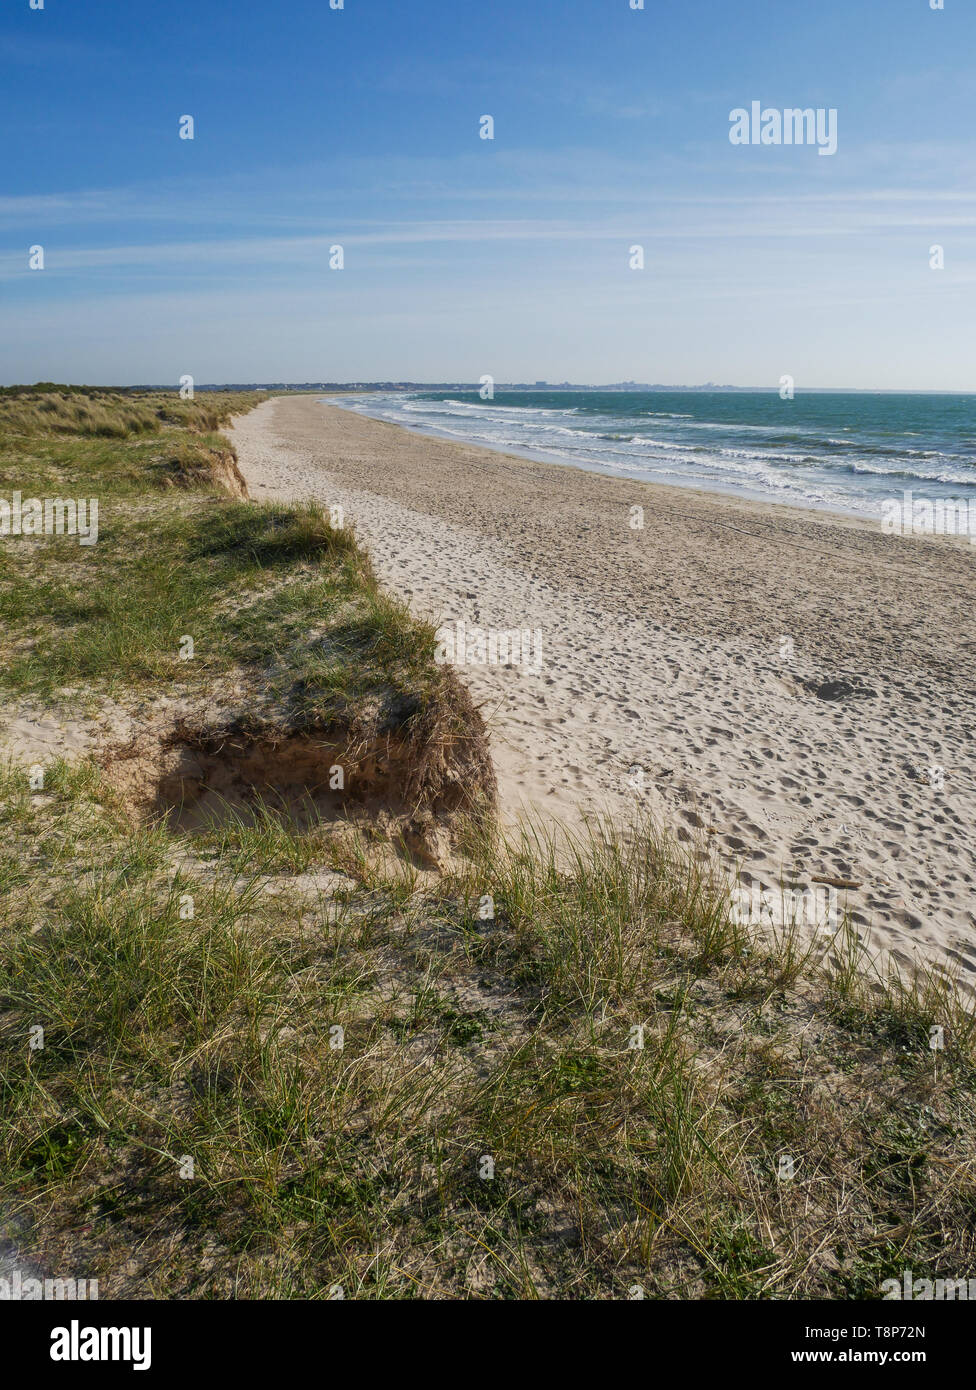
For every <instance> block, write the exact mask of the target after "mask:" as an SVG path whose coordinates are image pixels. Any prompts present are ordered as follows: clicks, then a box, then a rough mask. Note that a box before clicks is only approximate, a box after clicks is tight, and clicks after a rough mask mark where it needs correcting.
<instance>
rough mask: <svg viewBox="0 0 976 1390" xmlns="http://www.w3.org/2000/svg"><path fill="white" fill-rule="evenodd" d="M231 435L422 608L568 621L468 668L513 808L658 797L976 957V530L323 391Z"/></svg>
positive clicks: (564, 809) (264, 474)
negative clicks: (487, 430) (488, 441)
mask: <svg viewBox="0 0 976 1390" xmlns="http://www.w3.org/2000/svg"><path fill="white" fill-rule="evenodd" d="M231 434H232V437H233V439H234V443H235V445H236V447H237V450H238V454H239V457H240V464H241V469H242V471H243V473H244V475H245V477H246V478H247V481H248V485H249V487H250V490H251V495H252V497H255V498H257V499H262V498H283V499H295V498H308V497H311V498H314V499H316V500H317V501H319V502H321V503H322V504H323V505H336V504H338V505H340V506H342V507H343V508H344V511H345V515H346V519H347V520H349V521H352V522H353V523H354V525H355V527H356V531H357V533H358V535H359V537H360V539H361V541H363V542H364V543H365V545H366V547H367V549H368V550H369V552H370V554H371V555H372V558H373V561H374V564H375V567H376V569H377V572H378V574H379V576H380V578H381V579H382V580H383V582H384V583H385V584H386V585H387V586H388V587H389V588H390V589H391V590H394V591H395V592H397V593H399V594H401V595H403V596H405V597H406V598H408V599H409V600H410V602H411V605H412V607H413V609H414V611H416V612H418V613H420V614H422V615H424V616H427V617H431V618H433V619H435V620H436V621H438V622H443V623H450V624H453V623H454V622H455V621H457V620H464V621H465V622H466V623H467V624H468V625H469V626H472V625H478V626H480V627H481V628H485V629H488V628H495V629H511V628H530V629H536V628H540V629H541V631H542V654H543V662H542V669H541V671H540V672H539V673H537V674H536V673H532V672H531V671H529V670H526V669H521V668H518V667H513V666H501V665H497V666H476V665H469V666H466V667H465V669H464V673H463V674H464V678H465V679H466V680H467V682H468V684H469V687H470V688H471V690H472V692H473V694H474V695H475V697H476V698H477V699H478V701H479V702H480V703H481V704H482V706H483V708H484V711H485V713H486V715H487V717H488V719H489V722H490V726H491V729H492V740H493V754H494V757H495V762H496V767H497V769H498V774H499V783H500V789H501V794H502V804H503V808H504V810H505V813H506V814H507V815H508V816H509V817H513V816H515V815H517V814H518V813H519V812H520V811H523V810H527V809H534V810H537V811H538V810H541V811H542V812H543V813H544V814H546V815H551V816H554V817H556V818H559V819H563V820H569V821H572V820H573V819H574V818H576V817H577V816H578V815H579V814H580V813H581V812H600V811H608V812H610V813H613V814H620V815H624V816H628V815H630V814H631V813H632V811H633V807H634V805H635V803H637V802H641V803H642V804H643V805H644V806H645V807H646V808H647V809H648V810H650V811H651V812H652V813H653V814H656V815H659V816H660V817H661V818H662V819H664V820H665V821H666V822H667V823H669V824H670V825H671V826H672V827H673V828H674V829H675V830H676V831H677V832H678V833H679V834H680V835H681V836H682V837H684V838H698V839H700V838H702V837H703V836H707V837H708V839H709V843H710V844H711V845H712V846H714V848H715V851H716V852H717V853H718V854H720V855H721V856H722V857H723V860H724V862H725V864H726V865H727V866H728V869H729V872H730V874H732V873H735V872H736V871H738V872H739V873H740V874H741V881H742V882H743V883H750V882H759V883H762V884H763V885H769V886H770V887H772V886H774V885H776V884H778V883H779V882H780V881H781V878H782V875H783V874H784V873H789V872H790V871H791V870H795V873H796V885H797V887H798V888H800V889H802V888H807V887H808V886H811V885H812V884H813V880H814V877H815V876H816V875H826V876H834V877H840V878H843V879H852V880H855V881H857V882H858V883H859V884H860V885H861V886H860V887H859V888H857V889H852V890H850V891H846V890H845V891H842V892H841V893H840V895H839V896H840V904H841V906H843V905H844V904H845V903H846V905H847V906H849V907H850V908H851V909H852V910H853V912H854V916H855V920H856V921H857V922H858V923H859V924H861V925H862V927H863V928H864V929H865V934H867V933H868V932H869V941H870V944H871V945H872V946H873V947H874V948H875V949H877V950H879V951H880V950H882V949H884V950H887V951H890V952H892V954H893V955H894V957H895V959H896V960H898V961H900V962H901V963H903V964H910V963H912V962H913V961H914V960H915V959H917V958H918V957H919V956H922V957H924V958H927V959H929V960H932V961H935V962H939V963H941V964H943V965H945V966H947V967H948V968H950V969H952V970H954V971H958V972H959V974H960V976H961V977H962V978H966V977H971V981H970V982H973V983H976V930H974V928H976V915H974V913H976V898H974V891H973V890H974V852H973V839H972V827H973V824H974V814H973V812H974V808H976V769H974V760H973V756H972V751H971V745H970V740H971V737H972V732H973V728H974V715H976V620H974V616H973V603H972V597H973V593H974V582H973V581H974V577H976V570H974V566H976V550H974V549H972V548H971V547H969V546H968V545H967V544H966V543H965V542H961V543H960V542H956V541H955V540H952V539H903V538H900V537H892V536H885V535H882V534H881V532H880V530H879V528H877V527H876V526H873V525H870V524H866V523H863V522H858V521H854V520H847V519H845V518H843V517H838V516H834V515H831V514H827V513H822V512H814V511H799V510H793V509H790V508H785V507H778V506H772V505H764V504H759V503H753V502H745V501H739V500H735V499H729V498H726V497H720V496H717V495H713V494H704V493H697V492H692V491H689V490H686V489H677V488H670V487H662V486H658V485H653V484H646V483H637V482H631V481H629V480H623V479H614V478H607V477H604V476H601V475H598V474H594V473H587V472H583V471H580V470H577V469H574V468H570V467H561V466H559V465H555V464H548V463H533V462H530V461H526V460H523V459H520V458H515V457H512V456H510V455H504V454H498V453H494V452H491V451H489V450H485V449H480V448H476V447H472V446H465V445H461V444H458V443H455V442H449V441H441V440H438V439H433V438H430V437H428V436H425V435H420V434H417V433H414V432H412V431H409V430H406V429H403V428H401V427H400V426H396V425H389V424H386V423H383V422H380V421H375V420H370V419H367V418H364V417H362V416H359V415H355V414H352V413H350V412H349V411H348V410H344V409H342V408H340V407H338V406H327V405H324V404H322V403H321V402H320V401H318V400H317V399H314V398H311V397H284V398H279V399H273V400H269V401H267V402H265V403H264V404H262V405H261V406H260V407H259V408H258V409H257V410H256V411H254V412H253V413H252V414H250V415H247V416H244V417H243V418H241V419H239V420H238V421H237V422H236V424H235V427H234V429H233V431H231ZM634 506H640V507H643V509H644V526H643V529H633V528H632V527H631V524H630V520H631V508H632V507H634ZM838 681H839V682H845V683H846V684H845V685H844V686H841V687H840V688H839V689H834V688H833V687H832V686H831V684H830V683H832V682H838ZM637 768H639V769H641V770H642V771H641V773H637V772H636V771H634V769H637ZM939 768H941V769H943V770H944V771H943V773H942V774H941V776H940V773H939V772H938V771H934V772H929V771H928V770H929V769H939ZM641 782H643V790H640V784H641ZM940 782H942V785H941V786H940ZM633 783H637V784H638V785H637V786H636V787H635V786H634V785H632V784H633Z"/></svg>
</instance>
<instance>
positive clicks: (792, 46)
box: [0, 0, 976, 390]
mask: <svg viewBox="0 0 976 1390" xmlns="http://www.w3.org/2000/svg"><path fill="white" fill-rule="evenodd" d="M644 3H645V8H644V9H643V10H632V9H631V8H630V0H561V2H560V0H492V3H490V4H489V3H484V4H480V3H475V0H415V3H411V0H344V8H343V9H342V10H332V9H330V8H329V3H328V0H315V3H309V0H294V3H291V4H288V3H286V2H285V0H279V2H278V3H277V4H274V5H272V4H256V3H252V2H251V0H236V3H235V4H233V5H229V4H227V3H226V0H220V3H218V2H217V0H195V3H194V4H192V5H184V6H180V5H167V6H163V5H149V4H145V3H139V4H123V3H121V0H113V2H112V3H108V0H100V2H97V3H96V0H75V2H74V3H69V0H44V9H43V10H41V11H36V10H31V9H30V8H29V0H7V3H6V4H5V6H4V10H3V12H2V15H0V69H2V74H3V80H2V84H0V109H2V114H3V124H4V135H5V140H4V162H3V176H2V179H0V305H2V308H0V314H2V324H3V332H2V334H0V380H2V381H3V382H5V383H9V382H14V381H34V380H38V379H50V380H70V381H75V382H80V381H85V382H92V383H119V384H121V383H126V382H150V381H151V382H173V383H175V382H176V381H177V379H178V378H179V377H180V376H181V375H183V374H184V373H189V374H191V375H192V376H193V377H194V378H195V379H196V380H197V381H201V382H203V381H248V380H257V381H260V380H300V381H306V380H314V381H320V380H364V379H368V380H378V379H388V378H394V379H413V380H471V381H473V382H477V380H478V379H479V378H480V377H481V375H482V374H483V373H491V374H492V375H493V376H494V377H495V378H496V380H499V381H502V380H513V379H515V380H526V379H527V380H536V379H540V378H542V379H546V380H549V381H561V380H564V379H569V380H573V381H589V382H608V381H616V380H623V379H632V380H641V381H659V382H665V383H691V382H702V381H706V380H711V381H716V382H723V383H724V382H728V383H733V384H737V385H750V384H755V385H772V384H774V383H776V382H778V380H779V378H780V376H781V375H783V374H784V373H789V374H790V375H792V376H794V378H795V380H796V383H797V388H798V389H802V388H803V387H804V386H810V387H815V386H818V387H823V386H840V387H844V386H850V387H878V388H892V389H898V388H912V387H915V388H919V389H932V390H973V389H976V353H974V350H973V342H974V328H973V325H974V324H976V313H974V309H976V238H974V230H976V146H974V139H973V134H972V131H973V119H974V117H973V109H972V99H973V82H972V75H971V74H972V66H973V54H974V52H976V15H974V12H973V6H972V5H971V4H970V3H969V0H945V6H946V8H945V9H944V10H943V11H933V10H932V9H931V8H930V4H929V0H849V2H848V3H842V0H817V3H813V0H808V3H806V4H802V3H788V2H787V0H755V2H753V3H750V2H749V0H747V2H746V3H741V4H736V3H734V0H724V3H717V0H700V3H698V2H696V0H673V3H667V2H666V0H644ZM754 100H758V101H760V102H761V103H762V104H763V106H764V107H774V108H784V107H832V108H836V110H837V113H838V115H837V130H838V148H837V152H836V154H835V155H833V156H827V157H824V156H820V155H819V154H818V151H817V149H816V148H815V147H810V146H802V147H792V148H789V147H785V146H755V147H754V146H746V147H740V146H734V145H732V144H731V143H730V141H729V128H730V124H729V112H730V111H731V110H732V109H733V108H735V107H749V105H750V103H751V102H752V101H754ZM485 114H490V115H491V116H492V117H493V118H494V122H495V138H494V140H491V141H488V140H482V139H480V138H479V119H480V117H481V116H482V115H485ZM183 115H192V116H193V118H194V126H195V129H194V139H193V140H192V141H190V140H181V139H180V138H179V121H180V117H181V116H183ZM335 244H339V245H341V246H342V247H343V250H344V260H345V265H344V268H343V269H342V270H331V269H330V268H329V248H330V247H331V246H333V245H335ZM635 244H639V245H641V246H643V248H644V258H645V268H644V269H643V270H642V271H637V270H632V269H631V268H630V265H629V249H630V247H631V246H632V245H635ZM934 244H940V245H942V246H943V247H944V249H945V269H944V270H939V271H935V270H932V269H930V265H929V248H930V247H931V246H932V245H934ZM35 245H41V246H43V248H44V259H45V266H44V269H43V271H40V270H34V271H32V270H30V269H29V268H28V248H29V247H31V246H35Z"/></svg>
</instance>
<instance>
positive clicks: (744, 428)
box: [332, 388, 976, 520]
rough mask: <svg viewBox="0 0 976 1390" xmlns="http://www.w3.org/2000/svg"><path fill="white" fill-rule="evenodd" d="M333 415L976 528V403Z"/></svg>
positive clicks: (419, 401)
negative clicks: (940, 505) (921, 504)
mask: <svg viewBox="0 0 976 1390" xmlns="http://www.w3.org/2000/svg"><path fill="white" fill-rule="evenodd" d="M332 403H333V404H340V405H343V406H344V407H345V408H346V409H349V410H352V411H356V412H358V413H359V414H362V415H370V416H374V417H375V418H377V419H380V420H388V421H391V422H393V423H395V424H398V425H405V426H407V427H409V428H410V429H413V430H417V431H419V432H421V433H422V434H430V435H436V436H439V437H441V438H445V439H454V440H460V441H463V442H465V443H468V444H478V445H481V446H482V447H484V448H488V449H497V450H501V451H502V452H505V453H512V454H519V455H522V456H524V457H526V458H531V459H543V460H548V461H551V462H554V463H563V464H572V465H574V466H575V467H577V468H585V469H590V470H592V471H593V472H597V473H606V474H608V475H612V476H614V477H623V478H638V479H642V480H644V481H646V482H654V483H666V484H672V485H674V486H679V487H687V488H698V489H701V490H703V491H707V492H723V493H730V494H734V495H736V496H740V497H748V498H753V499H756V500H760V501H768V502H782V503H786V504H789V505H791V506H795V507H816V508H827V509H829V510H831V511H839V512H846V513H850V514H855V515H859V516H862V517H865V518H868V517H870V518H875V519H879V520H880V519H882V518H883V516H884V514H885V504H886V503H889V504H890V503H891V501H892V500H897V501H899V502H901V501H902V499H904V498H905V497H906V495H910V497H911V498H912V499H913V500H914V502H916V503H917V502H918V501H919V500H920V499H931V501H932V502H933V503H935V502H937V501H941V502H949V503H951V504H959V503H961V504H964V506H965V509H966V514H967V515H969V516H970V517H972V518H973V519H974V520H976V395H949V394H946V395H942V394H932V393H908V392H906V393H896V392H865V391H857V392H852V391H814V392H799V391H798V392H797V393H796V395H795V396H794V397H793V399H792V400H784V399H781V397H780V394H779V391H778V390H776V389H773V390H769V391H708V390H686V391H668V390H652V391H606V390H598V389H597V390H550V389H543V388H539V389H538V390H534V391H507V392H506V391H504V390H499V389H497V388H496V390H495V394H494V398H493V399H490V400H483V399H482V398H481V396H480V394H479V392H478V391H477V390H471V391H444V390H434V391H411V392H405V391H377V392H367V393H364V394H362V395H357V396H346V397H343V398H342V399H341V400H338V401H337V400H336V399H335V398H334V397H333V398H332Z"/></svg>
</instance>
